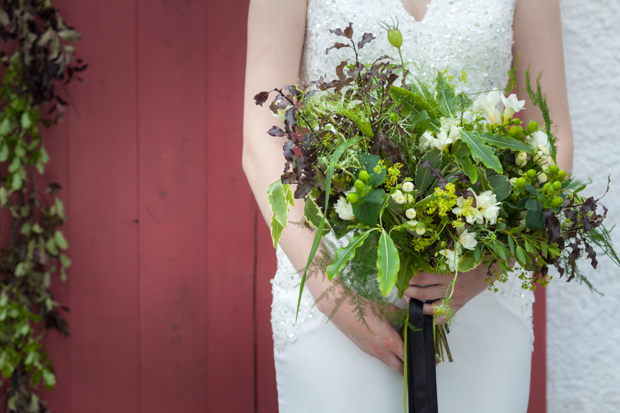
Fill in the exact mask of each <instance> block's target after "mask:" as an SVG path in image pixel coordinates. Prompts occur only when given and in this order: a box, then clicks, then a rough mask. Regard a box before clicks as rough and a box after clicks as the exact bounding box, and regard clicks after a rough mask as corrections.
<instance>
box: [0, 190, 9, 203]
mask: <svg viewBox="0 0 620 413" xmlns="http://www.w3.org/2000/svg"><path fill="white" fill-rule="evenodd" d="M8 201H9V193H8V192H7V190H6V188H5V187H4V186H2V187H0V205H1V206H5V205H6V203H7V202H8Z"/></svg>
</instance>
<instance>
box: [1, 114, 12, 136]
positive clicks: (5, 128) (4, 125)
mask: <svg viewBox="0 0 620 413" xmlns="http://www.w3.org/2000/svg"><path fill="white" fill-rule="evenodd" d="M12 131H13V123H12V122H11V119H10V118H8V117H7V118H4V119H3V120H2V122H0V136H7V135H8V134H9V133H11V132H12Z"/></svg>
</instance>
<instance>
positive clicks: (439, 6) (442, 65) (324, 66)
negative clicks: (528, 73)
mask: <svg viewBox="0 0 620 413" xmlns="http://www.w3.org/2000/svg"><path fill="white" fill-rule="evenodd" d="M515 4H516V0H433V1H432V2H431V3H430V4H429V6H428V10H427V11H426V15H425V16H424V19H423V20H422V21H420V22H418V21H415V19H414V18H413V17H412V16H411V15H410V14H409V13H408V12H407V11H406V10H405V8H404V6H403V4H402V3H401V1H400V0H308V12H307V21H306V39H305V43H304V51H303V55H302V61H301V73H300V76H301V78H302V79H304V80H306V81H308V80H313V79H317V78H319V77H320V76H323V75H327V77H328V79H331V78H334V77H335V74H336V71H335V68H336V66H338V64H339V63H340V62H341V61H342V60H345V59H351V58H353V54H352V53H351V49H348V48H343V49H339V50H335V49H334V50H331V51H330V52H329V53H328V54H327V55H326V54H325V50H326V49H327V48H328V47H330V46H331V45H333V44H334V43H335V42H337V41H338V42H340V41H342V37H337V36H336V35H334V34H332V33H330V32H329V30H330V29H335V28H337V27H340V28H344V27H346V26H347V25H348V23H349V22H352V23H353V29H354V30H355V36H356V38H355V40H356V41H357V40H359V39H361V36H362V34H363V33H364V32H371V33H373V34H374V35H375V37H376V39H375V40H373V41H372V42H370V43H369V44H367V45H365V46H364V48H362V49H361V50H360V60H361V61H363V62H372V61H374V60H375V59H376V58H378V57H379V56H383V55H388V56H391V57H392V58H393V61H395V62H398V61H399V59H398V54H397V52H396V49H395V48H393V47H391V46H390V44H389V43H388V40H387V36H386V33H385V30H383V29H382V28H381V27H380V26H379V22H380V21H387V22H389V23H391V22H392V21H396V20H398V22H399V28H400V30H401V32H402V33H403V46H402V52H403V55H404V59H405V61H406V62H409V63H410V64H411V66H410V67H409V68H410V69H411V70H412V71H414V72H416V74H417V75H418V76H421V77H422V78H424V77H426V78H427V79H429V80H431V79H434V78H435V76H436V74H437V70H444V69H447V70H448V72H449V73H450V74H452V75H457V76H458V75H460V74H461V72H462V71H466V72H467V74H468V81H467V83H466V86H465V89H466V91H467V92H470V93H475V92H480V91H483V90H490V89H493V88H504V87H505V85H506V82H507V81H508V74H507V73H508V71H509V69H510V66H511V64H512V42H513V33H512V20H513V14H514V8H515Z"/></svg>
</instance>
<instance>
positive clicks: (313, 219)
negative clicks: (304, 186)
mask: <svg viewBox="0 0 620 413" xmlns="http://www.w3.org/2000/svg"><path fill="white" fill-rule="evenodd" d="M304 219H305V220H306V223H307V224H308V225H309V226H310V227H312V228H314V229H317V228H318V227H319V225H321V220H322V219H323V211H321V208H319V206H318V205H317V203H316V202H315V201H314V199H312V198H311V197H308V198H306V205H305V206H304ZM330 230H331V225H330V224H329V222H328V221H325V228H324V229H323V233H327V232H329V231H330Z"/></svg>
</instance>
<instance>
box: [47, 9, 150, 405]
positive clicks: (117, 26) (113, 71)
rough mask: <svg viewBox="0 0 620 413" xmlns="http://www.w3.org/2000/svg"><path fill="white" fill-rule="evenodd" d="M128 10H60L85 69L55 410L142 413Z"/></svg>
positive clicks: (76, 90) (76, 121) (72, 152)
mask: <svg viewBox="0 0 620 413" xmlns="http://www.w3.org/2000/svg"><path fill="white" fill-rule="evenodd" d="M134 10H135V6H134V4H133V2H131V1H127V0H111V1H108V2H100V1H97V0H70V1H68V2H67V7H66V9H65V10H64V11H63V13H64V15H65V16H66V19H67V21H68V22H70V23H71V24H73V25H75V26H76V27H78V28H79V30H80V32H81V33H82V35H83V40H82V41H81V42H80V43H79V45H80V47H79V51H80V52H79V54H80V57H82V58H84V60H85V61H86V62H88V63H89V69H88V71H87V72H85V73H84V76H85V77H86V78H87V79H88V82H87V83H83V84H76V85H72V86H70V88H69V91H70V95H71V97H72V99H73V103H74V105H75V106H74V107H75V109H77V112H76V110H74V109H71V110H69V113H68V125H69V138H70V143H69V171H70V176H69V184H70V188H69V191H68V195H69V206H70V218H69V219H70V221H69V222H70V226H69V230H70V231H69V240H70V241H71V257H72V258H73V267H72V268H71V271H70V272H69V277H70V279H71V329H72V333H73V334H72V336H71V386H72V388H71V398H72V405H71V407H69V406H59V407H57V408H56V409H57V410H56V411H73V412H80V413H89V412H92V413H94V412H138V411H139V403H138V402H139V397H138V395H139V375H138V373H139V364H138V361H139V360H138V352H139V342H138V323H139V320H138V306H137V298H138V278H137V264H138V263H137V252H138V251H137V221H136V218H137V195H136V186H137V170H136V156H137V154H136V144H137V142H136V99H135V96H136V79H135V63H134V62H135V53H136V47H135V42H134V39H135V13H134ZM52 407H53V406H52Z"/></svg>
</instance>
